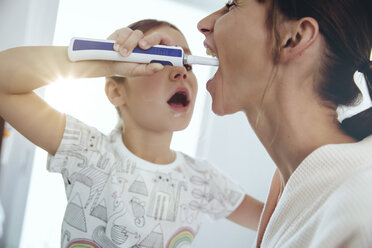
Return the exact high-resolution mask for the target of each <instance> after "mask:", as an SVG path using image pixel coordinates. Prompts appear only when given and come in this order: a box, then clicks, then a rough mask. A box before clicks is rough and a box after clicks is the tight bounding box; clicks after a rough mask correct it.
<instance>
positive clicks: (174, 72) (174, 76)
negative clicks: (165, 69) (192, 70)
mask: <svg viewBox="0 0 372 248" xmlns="http://www.w3.org/2000/svg"><path fill="white" fill-rule="evenodd" d="M169 77H170V79H171V80H172V81H177V80H181V79H186V78H187V70H186V68H185V67H183V66H172V69H171V73H170V74H169Z"/></svg>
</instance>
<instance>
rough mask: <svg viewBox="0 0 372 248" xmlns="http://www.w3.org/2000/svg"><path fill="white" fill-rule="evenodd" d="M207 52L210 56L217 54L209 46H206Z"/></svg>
mask: <svg viewBox="0 0 372 248" xmlns="http://www.w3.org/2000/svg"><path fill="white" fill-rule="evenodd" d="M207 54H208V55H210V56H212V57H217V55H216V54H215V53H214V52H213V51H212V50H211V49H209V48H207Z"/></svg>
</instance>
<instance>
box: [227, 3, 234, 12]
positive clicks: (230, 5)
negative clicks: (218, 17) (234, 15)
mask: <svg viewBox="0 0 372 248" xmlns="http://www.w3.org/2000/svg"><path fill="white" fill-rule="evenodd" d="M235 6H236V3H235V2H234V1H229V2H228V3H227V4H226V8H227V11H230V10H231V9H232V8H233V7H235Z"/></svg>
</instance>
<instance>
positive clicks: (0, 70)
mask: <svg viewBox="0 0 372 248" xmlns="http://www.w3.org/2000/svg"><path fill="white" fill-rule="evenodd" d="M114 34H115V38H116V39H119V40H120V42H119V43H120V48H119V49H121V48H123V47H125V48H126V49H127V51H129V52H131V51H132V50H133V49H134V47H135V46H136V45H137V44H138V42H139V40H141V39H142V38H143V34H142V33H140V32H138V31H132V30H131V29H128V28H124V29H121V30H118V31H116V32H115V33H114ZM152 42H156V41H153V40H150V41H149V42H147V44H148V45H155V43H152ZM143 48H145V47H143ZM162 68H163V67H162V66H161V65H159V64H148V65H146V64H134V63H124V62H113V61H80V62H74V63H73V62H70V61H69V60H68V57H67V47H18V48H12V49H9V50H5V51H2V52H0V116H2V117H3V118H4V119H5V120H6V121H7V122H8V123H10V124H11V125H12V126H13V127H14V128H15V129H17V130H18V131H19V132H20V133H21V134H22V135H23V136H25V137H26V138H27V139H29V140H30V141H31V142H33V143H34V144H35V145H37V146H39V147H41V148H43V149H44V150H46V151H47V152H48V153H50V154H52V155H53V154H55V152H56V150H57V148H58V146H59V144H60V142H61V139H62V136H63V132H64V128H65V121H66V120H65V115H64V114H62V113H60V112H58V111H56V110H55V109H53V108H52V107H51V106H49V105H48V104H47V103H46V102H44V101H43V100H42V99H41V98H40V97H39V96H37V95H36V94H35V93H34V92H33V90H34V89H37V88H39V87H42V86H44V85H47V84H49V83H52V82H54V81H57V80H58V79H61V78H68V77H71V78H90V77H109V76H126V77H130V76H137V75H151V74H153V73H155V72H156V71H159V70H161V69H162ZM87 90H89V89H87ZM66 101H68V96H66Z"/></svg>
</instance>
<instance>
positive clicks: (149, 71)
mask: <svg viewBox="0 0 372 248" xmlns="http://www.w3.org/2000/svg"><path fill="white" fill-rule="evenodd" d="M163 69H164V66H163V65H162V64H159V63H150V64H138V66H136V67H134V68H133V70H132V72H131V74H132V76H134V77H135V76H150V75H153V74H154V73H156V72H159V71H161V70H163Z"/></svg>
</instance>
